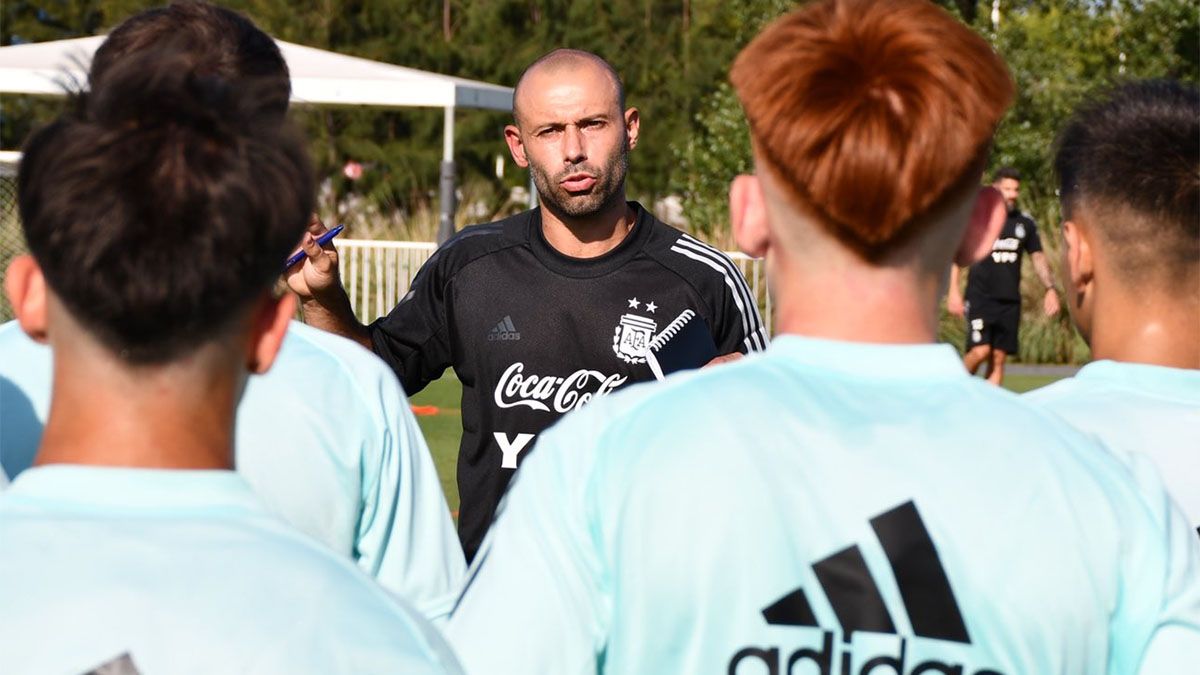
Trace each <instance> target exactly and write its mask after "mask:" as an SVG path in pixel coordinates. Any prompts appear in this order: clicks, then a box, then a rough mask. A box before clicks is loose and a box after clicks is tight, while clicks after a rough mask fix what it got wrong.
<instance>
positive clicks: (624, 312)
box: [288, 49, 767, 560]
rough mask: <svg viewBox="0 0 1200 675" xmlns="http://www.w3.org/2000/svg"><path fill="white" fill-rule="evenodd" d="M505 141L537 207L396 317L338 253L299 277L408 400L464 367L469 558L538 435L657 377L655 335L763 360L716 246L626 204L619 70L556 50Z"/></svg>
mask: <svg viewBox="0 0 1200 675" xmlns="http://www.w3.org/2000/svg"><path fill="white" fill-rule="evenodd" d="M513 117H514V123H513V124H511V125H509V126H508V127H506V128H505V130H504V134H505V140H506V141H507V142H508V147H509V150H510V151H511V152H512V156H513V158H514V159H515V160H516V162H517V164H519V165H520V166H522V167H526V166H527V167H529V170H530V171H531V172H532V174H533V178H534V182H535V184H536V185H537V190H538V195H539V197H540V198H541V208H538V209H535V210H533V211H530V212H526V213H521V214H518V215H516V216H514V217H512V218H508V219H506V220H502V221H499V222H495V223H491V224H487V225H480V226H477V227H471V228H468V229H466V230H464V231H463V232H462V233H460V234H459V235H458V236H457V237H455V238H454V239H451V240H450V241H449V242H447V243H446V244H445V245H444V246H442V248H441V249H439V250H438V251H437V253H435V254H434V256H433V257H432V258H431V259H430V260H429V261H428V262H427V263H426V264H425V266H424V267H423V268H422V269H421V271H420V273H419V274H418V275H417V277H416V278H415V279H414V280H413V285H412V289H411V290H410V291H409V293H408V294H407V295H406V296H405V297H404V298H403V299H402V300H401V301H400V304H399V305H397V306H396V308H395V309H393V310H392V312H391V313H390V314H389V315H388V316H386V317H384V318H381V319H380V320H378V321H376V322H375V323H373V324H371V325H370V326H362V325H361V324H359V323H358V321H357V320H356V319H355V317H354V314H353V312H352V310H351V309H350V303H349V300H348V299H347V297H346V293H345V291H344V290H343V288H342V285H341V282H340V280H339V279H338V276H337V265H336V252H335V251H334V250H333V247H332V246H328V247H327V249H326V250H325V251H322V250H321V249H320V248H318V247H316V245H315V244H314V243H313V240H312V235H315V234H319V233H320V232H322V231H323V230H324V228H322V227H318V228H316V229H315V230H313V231H312V232H311V233H310V236H309V237H308V238H307V239H306V244H305V250H306V251H307V252H308V253H309V256H310V259H309V260H308V262H306V263H305V264H304V265H303V266H302V267H299V268H297V269H296V270H294V271H293V272H292V273H291V274H290V276H289V277H288V281H289V283H290V284H291V287H292V288H293V290H295V291H296V292H297V293H299V295H300V297H301V298H302V302H303V307H304V316H305V320H306V321H308V322H309V323H311V324H313V325H315V326H319V327H321V328H325V329H327V330H331V331H333V332H336V333H339V334H342V335H346V336H348V337H352V338H354V339H357V340H358V341H359V342H361V343H362V344H363V345H364V346H367V347H369V348H371V349H373V350H374V351H375V352H376V353H378V354H379V355H380V356H382V357H383V359H384V360H385V361H387V362H388V363H389V364H390V365H391V366H392V368H393V369H395V371H396V374H397V375H399V376H400V379H401V381H402V382H403V383H404V389H405V390H406V391H407V392H408V393H409V394H412V393H414V392H416V391H419V390H420V389H421V388H423V387H424V386H425V385H426V384H428V383H429V382H430V381H432V380H433V379H436V378H437V377H439V376H440V375H441V374H442V372H443V371H444V370H445V369H446V368H448V367H453V368H454V371H455V373H457V375H458V378H459V380H461V381H462V384H463V437H462V445H461V447H460V451H459V460H458V487H459V494H460V497H461V503H462V506H461V511H460V516H459V535H460V537H461V539H462V543H463V548H464V549H465V551H466V554H467V558H468V560H469V559H471V558H472V557H473V556H474V554H475V550H476V549H477V548H478V546H479V542H480V541H481V540H482V539H483V535H484V533H485V532H486V531H487V528H488V526H489V525H490V523H491V521H492V514H493V512H494V510H495V507H496V503H497V502H498V501H499V499H500V495H501V494H502V493H503V492H504V489H505V487H506V486H507V485H508V481H509V479H510V477H511V476H512V474H513V472H514V471H515V470H516V468H517V465H518V463H519V462H520V461H523V459H524V457H525V456H526V455H527V454H528V451H529V449H530V448H531V447H532V446H533V442H534V439H535V437H536V436H537V434H539V433H540V432H541V431H542V430H544V429H545V428H546V427H548V426H550V425H551V424H552V423H553V422H554V421H555V420H557V419H558V418H559V417H560V416H562V415H563V414H565V413H567V412H568V411H571V410H574V409H576V408H578V407H580V406H581V405H583V404H584V403H587V402H588V401H589V400H591V399H592V398H594V397H597V396H601V395H603V394H607V393H609V392H611V391H614V390H616V389H618V388H620V387H623V386H625V385H627V384H630V383H633V382H638V381H643V380H648V379H652V378H653V375H652V371H651V369H650V366H649V365H647V359H646V352H647V350H648V349H649V344H650V342H651V340H652V339H653V338H655V337H657V336H659V335H664V334H665V333H667V332H669V331H668V330H667V329H668V328H669V327H670V326H672V325H673V324H676V323H678V322H683V321H688V320H691V321H695V322H702V323H703V324H704V326H705V330H702V331H701V332H700V334H701V335H703V334H704V333H705V332H707V333H708V335H709V336H711V348H712V349H713V350H714V351H715V354H721V355H729V354H734V353H744V352H750V351H755V350H759V349H762V348H763V347H764V346H765V345H766V339H767V338H766V334H765V331H764V329H763V325H762V321H761V320H760V318H759V314H758V308H757V303H756V298H754V297H753V296H752V295H751V293H750V292H749V289H748V288H747V286H746V282H745V279H744V278H743V277H742V276H741V273H740V272H739V271H738V269H737V268H736V267H735V266H734V265H733V263H732V262H731V261H730V260H729V258H728V257H726V256H725V255H724V254H722V253H721V252H719V251H717V250H715V249H713V248H711V247H709V246H707V245H705V244H703V243H701V242H699V241H697V240H695V239H693V238H692V237H689V236H687V235H685V234H683V233H682V232H679V231H677V230H675V229H673V228H670V227H668V226H667V225H664V224H663V223H661V222H659V221H658V220H656V219H655V218H654V216H652V215H651V214H650V213H649V212H647V211H646V210H645V209H644V208H643V207H642V206H641V205H640V204H637V203H636V202H627V201H626V200H625V176H626V172H627V170H628V166H629V156H628V155H629V151H630V150H631V149H632V148H633V147H634V146H636V145H637V142H638V132H639V128H640V119H639V116H638V111H637V109H636V108H626V107H625V95H624V89H623V87H622V85H621V81H620V78H618V77H617V74H616V72H615V71H614V70H613V69H612V67H611V66H610V65H609V64H608V63H606V62H605V61H604V60H603V59H601V58H600V57H598V56H596V55H594V54H590V53H588V52H581V51H575V50H568V49H562V50H556V51H554V52H551V53H549V54H547V55H546V56H544V57H542V58H541V59H538V61H536V62H535V63H534V64H532V65H531V66H530V67H529V68H528V69H527V70H526V71H525V74H524V75H522V76H521V79H520V81H519V82H518V83H517V87H516V92H515V94H514V99H513ZM690 365H694V366H700V365H704V364H703V363H693V364H690Z"/></svg>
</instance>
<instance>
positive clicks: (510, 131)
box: [504, 124, 529, 169]
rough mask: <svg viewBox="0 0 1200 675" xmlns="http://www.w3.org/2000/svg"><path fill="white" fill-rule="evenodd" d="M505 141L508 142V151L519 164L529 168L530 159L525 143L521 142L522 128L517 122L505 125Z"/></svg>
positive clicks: (523, 167)
mask: <svg viewBox="0 0 1200 675" xmlns="http://www.w3.org/2000/svg"><path fill="white" fill-rule="evenodd" d="M504 142H505V143H507V144H508V151H509V153H511V154H512V158H513V161H514V162H516V163H517V166H519V167H521V168H522V169H528V168H529V159H528V158H527V157H526V156H525V144H524V143H522V142H521V130H520V129H518V128H517V127H516V125H515V124H509V125H507V126H506V127H504Z"/></svg>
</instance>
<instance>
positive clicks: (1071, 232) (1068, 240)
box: [1062, 220, 1096, 305]
mask: <svg viewBox="0 0 1200 675" xmlns="http://www.w3.org/2000/svg"><path fill="white" fill-rule="evenodd" d="M1062 229H1063V263H1064V265H1063V274H1064V275H1065V276H1066V277H1067V278H1066V279H1065V281H1066V282H1067V292H1068V294H1069V295H1070V296H1071V299H1072V304H1073V305H1077V304H1078V302H1076V300H1077V299H1078V298H1079V297H1080V296H1082V295H1084V294H1086V293H1087V291H1088V290H1089V289H1090V288H1091V285H1092V279H1093V275H1094V273H1095V269H1096V266H1095V265H1096V263H1095V259H1094V258H1093V256H1092V244H1091V242H1090V241H1088V237H1087V234H1086V232H1084V228H1082V227H1080V226H1079V224H1078V223H1076V222H1075V221H1073V220H1068V221H1066V222H1064V223H1063V227H1062Z"/></svg>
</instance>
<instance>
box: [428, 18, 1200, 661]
mask: <svg viewBox="0 0 1200 675" xmlns="http://www.w3.org/2000/svg"><path fill="white" fill-rule="evenodd" d="M964 63H969V64H971V67H970V68H963V67H962V64H964ZM730 79H731V80H732V82H733V85H734V87H735V89H736V90H737V94H738V96H739V98H740V99H741V101H742V104H743V107H744V108H745V110H746V115H747V117H748V118H749V121H750V129H751V130H752V134H753V137H752V138H753V147H754V155H755V165H756V167H757V170H758V174H757V175H756V176H741V177H739V178H738V179H737V180H736V181H735V183H734V185H733V187H732V190H731V210H732V213H731V215H732V221H733V225H734V234H735V237H736V238H737V240H738V244H739V246H740V247H741V248H742V250H744V251H746V252H747V253H750V254H752V255H756V256H763V257H765V258H766V259H767V260H768V261H770V262H769V265H768V273H769V275H770V277H771V282H772V289H773V291H774V292H775V301H776V307H777V308H778V314H777V320H778V323H777V324H776V325H777V326H778V327H779V329H780V334H779V335H778V336H777V337H776V338H775V339H774V340H773V341H772V344H771V347H770V348H769V349H768V350H767V351H766V352H765V353H763V354H761V355H755V356H753V357H749V358H746V359H742V360H741V361H739V362H738V363H734V364H732V365H729V366H724V367H721V368H714V369H710V370H705V371H699V372H697V373H694V374H691V375H688V376H685V377H681V378H678V379H675V380H673V381H670V380H669V381H667V382H663V383H661V384H655V385H649V386H640V387H634V388H632V389H631V390H629V391H626V392H620V393H618V394H615V395H613V396H611V397H608V398H606V399H605V400H603V401H599V402H597V403H594V404H592V405H590V406H589V407H588V408H586V409H584V410H581V411H579V412H577V413H573V414H571V415H569V416H567V417H566V418H565V419H564V420H563V421H562V422H560V423H559V424H558V425H556V426H555V427H554V428H553V429H550V430H549V431H547V432H546V433H545V434H544V435H543V437H542V439H541V441H540V442H539V443H540V447H539V448H538V451H537V452H536V453H534V455H533V456H532V457H530V459H529V461H528V462H526V464H525V466H524V467H522V469H521V471H520V473H518V474H517V476H516V479H515V481H514V483H513V486H512V489H511V490H510V491H509V493H508V495H507V496H506V497H505V502H504V504H503V505H502V506H501V510H500V515H499V517H498V519H497V521H496V525H495V526H494V528H493V530H492V532H490V533H489V535H488V538H487V539H486V540H485V541H484V545H483V548H482V549H481V550H480V552H479V556H478V558H477V560H478V562H477V563H476V566H475V568H474V569H473V570H472V572H471V578H470V582H469V583H468V584H467V586H466V589H465V591H464V593H463V596H462V598H461V599H460V600H459V602H458V604H457V605H456V607H455V609H454V613H453V614H452V615H451V617H450V623H449V626H448V628H447V636H448V637H449V639H450V640H451V643H452V644H453V645H454V646H455V648H456V649H457V650H458V654H459V657H460V658H461V659H462V661H463V665H464V666H466V668H467V669H468V672H479V673H488V674H490V675H505V674H507V673H521V674H523V675H524V674H533V673H586V672H603V673H723V674H727V675H750V674H752V673H753V674H758V673H769V674H778V675H783V674H784V673H787V674H789V675H790V674H794V673H822V674H832V673H859V674H860V675H867V674H875V675H878V674H879V673H884V672H887V673H906V674H915V673H962V674H965V673H972V674H974V675H985V674H986V675H1023V674H1026V673H1039V674H1067V673H1069V674H1072V675H1084V674H1091V673H1134V672H1138V671H1139V669H1140V670H1141V672H1143V673H1146V674H1147V675H1148V674H1149V673H1156V674H1159V673H1184V672H1190V671H1191V670H1194V664H1196V663H1200V578H1197V575H1196V564H1197V561H1198V558H1200V540H1197V539H1196V537H1195V536H1194V535H1193V534H1192V533H1191V532H1190V531H1189V530H1188V528H1187V527H1186V525H1184V524H1183V523H1182V522H1180V521H1178V520H1176V521H1172V520H1171V518H1172V517H1173V515H1174V513H1173V512H1172V511H1171V510H1170V509H1169V502H1168V500H1166V499H1165V496H1164V493H1163V489H1162V486H1161V485H1158V484H1155V483H1154V482H1153V481H1152V480H1151V481H1149V482H1148V483H1147V484H1146V485H1144V486H1139V485H1137V484H1135V482H1134V480H1133V479H1132V477H1131V476H1130V475H1129V473H1128V472H1127V470H1126V468H1125V466H1123V465H1122V464H1121V463H1120V462H1119V461H1117V460H1115V459H1114V458H1112V457H1110V456H1108V454H1107V453H1106V452H1105V451H1104V450H1103V449H1102V448H1101V447H1099V446H1098V445H1095V444H1094V443H1092V442H1090V441H1089V440H1088V439H1087V438H1086V437H1084V436H1083V435H1082V434H1078V433H1076V432H1074V431H1073V430H1071V429H1070V428H1069V427H1068V426H1067V425H1065V424H1063V423H1061V422H1060V421H1059V420H1055V419H1054V418H1053V417H1052V416H1050V415H1046V414H1042V413H1041V412H1040V411H1038V410H1036V409H1034V408H1032V407H1031V406H1029V405H1027V404H1024V403H1023V402H1021V401H1019V400H1017V399H1016V398H1015V397H1013V396H1011V395H1008V394H1007V393H1005V392H1001V391H997V390H996V388H995V387H992V386H990V385H987V384H985V383H982V382H979V381H978V380H976V379H974V378H971V377H969V376H968V375H967V374H966V373H965V372H964V371H963V368H962V365H961V361H960V360H959V358H958V355H957V353H956V352H955V350H954V349H953V348H952V347H950V346H949V345H938V344H934V340H935V339H936V337H937V307H938V304H939V301H940V299H941V297H942V295H943V294H944V293H945V282H946V273H945V270H946V267H947V265H949V264H950V262H951V261H952V260H953V261H957V262H959V263H964V264H969V263H970V262H972V261H973V260H974V259H977V258H979V257H982V256H983V255H984V254H985V252H986V251H989V250H990V249H991V244H992V242H993V241H994V240H995V237H996V232H997V231H998V230H999V227H1000V225H1001V224H1002V220H1001V219H989V218H986V217H979V218H975V217H973V213H974V212H975V210H974V208H973V207H974V203H975V202H976V199H977V193H978V191H979V186H978V176H979V174H980V171H981V170H982V168H983V163H984V161H985V159H986V153H987V152H988V149H989V147H990V145H991V138H992V134H993V132H994V130H995V127H996V124H997V123H998V122H999V120H1000V119H1001V117H1002V116H1003V114H1004V111H1005V109H1006V108H1007V106H1008V102H1009V101H1010V100H1011V96H1012V91H1013V86H1012V81H1011V80H1010V78H1009V76H1008V73H1007V70H1006V68H1005V67H1004V64H1003V62H1002V61H1001V60H1000V58H999V56H997V55H996V54H995V53H994V52H993V51H992V50H991V48H990V46H989V45H988V43H987V42H986V41H985V40H983V39H982V38H981V37H979V36H978V35H977V34H975V33H974V32H973V31H971V30H970V28H968V27H966V26H964V25H963V24H962V23H960V22H958V21H957V20H956V19H954V18H953V17H951V16H950V15H949V14H947V13H946V12H945V11H944V10H942V9H940V8H938V7H937V6H936V5H934V3H931V2H927V1H925V0H874V1H872V0H818V1H815V2H809V3H805V4H804V5H803V6H802V7H801V8H800V9H799V10H796V11H795V12H793V13H791V14H789V15H787V16H785V17H783V18H781V19H780V20H778V21H777V22H775V23H773V24H772V25H771V26H769V27H768V28H766V29H765V30H764V32H763V33H762V34H760V35H759V36H758V37H757V38H755V39H754V40H753V41H752V42H751V43H750V45H749V46H748V47H746V49H745V50H744V51H743V52H742V53H741V54H740V55H739V56H738V59H737V61H736V63H735V65H734V67H733V71H732V73H731V77H730ZM897 167H899V170H898V169H897ZM989 192H990V191H989ZM981 215H983V216H986V215H987V212H986V211H984V212H982V214H981ZM997 420H1003V424H998V423H997ZM985 425H986V426H988V427H989V428H991V429H993V431H992V433H989V434H987V435H986V436H983V437H980V435H979V433H978V429H979V428H980V427H981V426H985Z"/></svg>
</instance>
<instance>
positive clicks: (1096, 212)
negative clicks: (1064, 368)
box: [1027, 81, 1200, 527]
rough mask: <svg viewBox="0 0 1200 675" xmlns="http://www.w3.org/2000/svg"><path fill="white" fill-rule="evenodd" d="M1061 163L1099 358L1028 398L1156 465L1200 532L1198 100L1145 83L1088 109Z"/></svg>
mask: <svg viewBox="0 0 1200 675" xmlns="http://www.w3.org/2000/svg"><path fill="white" fill-rule="evenodd" d="M1055 168H1056V169H1057V172H1058V176H1059V186H1060V187H1059V195H1060V198H1061V199H1062V204H1063V216H1064V218H1065V221H1064V222H1063V239H1064V241H1065V243H1066V245H1065V247H1064V249H1063V263H1062V276H1063V285H1064V287H1065V288H1066V291H1067V300H1068V302H1067V306H1068V307H1069V309H1070V311H1071V318H1072V319H1073V320H1074V321H1075V325H1076V327H1078V328H1079V332H1080V334H1082V335H1083V337H1084V339H1085V340H1087V343H1088V344H1089V345H1090V346H1091V348H1092V357H1093V359H1095V360H1094V361H1093V362H1092V363H1090V364H1088V365H1086V366H1084V367H1083V368H1082V369H1081V370H1080V371H1079V373H1077V374H1076V375H1075V377H1073V378H1071V379H1068V380H1063V381H1060V382H1057V383H1055V384H1053V385H1051V386H1049V387H1045V388H1043V389H1039V390H1036V391H1034V392H1031V393H1030V394H1028V395H1027V396H1028V397H1029V398H1031V399H1032V400H1034V401H1035V402H1037V403H1040V404H1042V405H1044V406H1046V407H1048V408H1049V409H1050V410H1053V411H1054V412H1056V413H1058V414H1059V415H1061V416H1062V417H1063V418H1065V419H1066V420H1067V421H1068V422H1071V423H1072V424H1073V425H1075V426H1076V427H1078V428H1080V429H1083V430H1085V431H1088V432H1090V433H1092V434H1095V435H1096V436H1098V437H1100V438H1101V439H1102V440H1104V442H1105V443H1107V444H1108V445H1110V446H1111V447H1113V448H1116V449H1119V450H1122V451H1129V452H1133V453H1142V454H1145V455H1146V456H1148V457H1150V459H1151V460H1152V461H1153V462H1154V463H1155V464H1156V465H1157V466H1158V469H1159V472H1160V473H1161V474H1162V476H1163V479H1164V480H1165V482H1166V484H1167V487H1168V488H1169V489H1170V491H1171V494H1172V496H1173V497H1174V498H1175V499H1176V500H1177V501H1178V502H1179V504H1180V505H1181V506H1182V507H1183V510H1184V512H1185V513H1186V514H1187V516H1188V518H1189V519H1190V521H1191V523H1192V526H1193V527H1200V180H1198V179H1197V176H1200V93H1198V92H1197V90H1196V89H1195V87H1190V86H1185V85H1183V84H1180V83H1177V82H1169V81H1148V82H1138V83H1132V84H1128V85H1125V86H1122V87H1120V88H1118V89H1116V90H1115V91H1113V92H1111V93H1109V94H1108V95H1107V96H1105V97H1104V98H1102V99H1098V100H1096V101H1094V102H1092V103H1089V104H1087V105H1085V106H1083V107H1082V108H1081V109H1080V110H1079V111H1078V112H1077V113H1076V114H1075V116H1074V118H1073V119H1072V120H1071V121H1070V123H1069V124H1068V125H1067V127H1066V129H1065V130H1064V131H1063V133H1062V135H1061V137H1060V139H1059V147H1058V154H1057V157H1056V158H1055Z"/></svg>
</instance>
